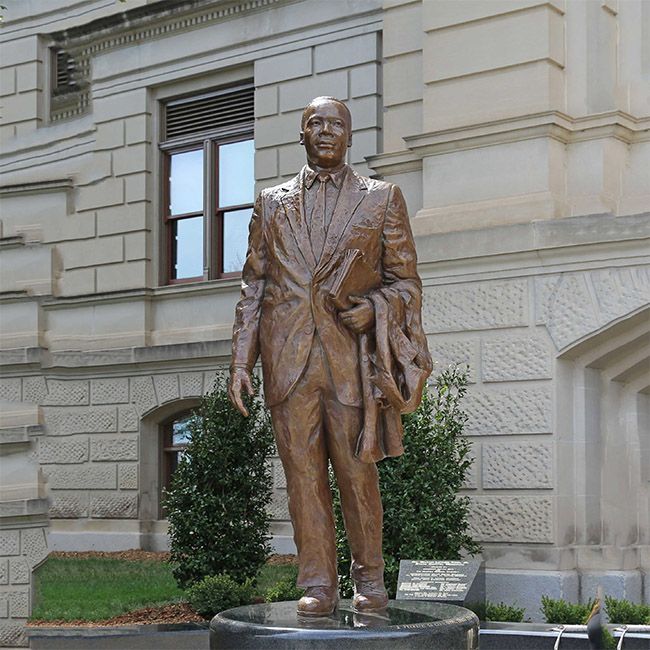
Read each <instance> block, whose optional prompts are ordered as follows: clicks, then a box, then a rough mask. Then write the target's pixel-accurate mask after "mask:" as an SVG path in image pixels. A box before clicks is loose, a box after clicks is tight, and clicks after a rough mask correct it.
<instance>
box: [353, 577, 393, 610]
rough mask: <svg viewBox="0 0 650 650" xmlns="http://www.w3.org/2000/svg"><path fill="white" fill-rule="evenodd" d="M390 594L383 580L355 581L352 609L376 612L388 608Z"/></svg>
mask: <svg viewBox="0 0 650 650" xmlns="http://www.w3.org/2000/svg"><path fill="white" fill-rule="evenodd" d="M387 605H388V594H387V593H386V588H385V587H384V581H383V580H361V581H359V582H356V583H355V589H354V598H353V599H352V609H353V610H354V611H355V612H360V613H364V612H374V611H377V610H381V609H386V606H387Z"/></svg>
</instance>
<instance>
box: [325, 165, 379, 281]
mask: <svg viewBox="0 0 650 650" xmlns="http://www.w3.org/2000/svg"><path fill="white" fill-rule="evenodd" d="M366 190H367V188H366V184H365V183H364V182H363V179H362V178H361V177H360V176H358V175H357V174H356V173H355V172H354V171H353V170H352V169H348V173H347V174H346V175H345V179H344V180H343V186H342V187H341V192H340V193H339V200H338V201H337V203H336V207H335V208H334V214H333V215H332V221H331V223H330V225H329V228H328V229H327V236H326V238H325V244H324V245H323V254H322V255H321V257H320V261H319V263H318V268H317V269H316V271H315V274H316V273H318V271H320V270H321V269H323V268H324V267H326V266H327V267H328V262H329V261H330V259H331V257H332V255H333V254H334V252H335V251H336V250H337V248H338V245H339V243H340V241H341V238H342V237H343V233H344V232H345V230H346V229H347V227H348V224H349V223H350V221H351V220H352V216H353V215H354V211H355V210H356V209H357V208H358V207H359V203H361V201H362V200H363V198H364V197H365V196H366ZM328 268H329V267H328Z"/></svg>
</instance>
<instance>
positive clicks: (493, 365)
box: [481, 337, 552, 381]
mask: <svg viewBox="0 0 650 650" xmlns="http://www.w3.org/2000/svg"><path fill="white" fill-rule="evenodd" d="M481 358H482V379H483V381H513V380H514V381H517V380H524V379H548V378H550V377H551V360H552V356H551V349H550V348H549V346H548V345H547V343H546V342H545V341H544V340H543V339H542V338H533V337H526V338H519V337H517V338H513V337H508V338H505V337H501V338H498V339H494V340H488V341H484V342H483V344H482V355H481Z"/></svg>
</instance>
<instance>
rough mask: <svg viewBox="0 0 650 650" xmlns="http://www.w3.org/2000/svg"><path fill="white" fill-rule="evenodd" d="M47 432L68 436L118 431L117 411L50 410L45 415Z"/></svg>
mask: <svg viewBox="0 0 650 650" xmlns="http://www.w3.org/2000/svg"><path fill="white" fill-rule="evenodd" d="M45 425H46V427H47V432H48V433H50V434H52V435H58V436H68V435H72V434H75V433H108V432H115V431H117V409H116V408H115V407H105V408H81V409H56V410H50V409H48V410H47V412H46V414H45Z"/></svg>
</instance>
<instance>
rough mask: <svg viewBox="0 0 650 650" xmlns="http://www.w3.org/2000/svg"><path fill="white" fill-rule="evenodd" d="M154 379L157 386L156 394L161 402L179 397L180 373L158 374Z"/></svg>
mask: <svg viewBox="0 0 650 650" xmlns="http://www.w3.org/2000/svg"><path fill="white" fill-rule="evenodd" d="M153 381H154V385H155V386H156V395H157V396H158V399H159V401H160V403H161V404H164V403H165V402H171V401H172V400H175V399H178V398H179V396H180V393H179V390H178V375H176V374H173V375H156V376H154V378H153Z"/></svg>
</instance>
